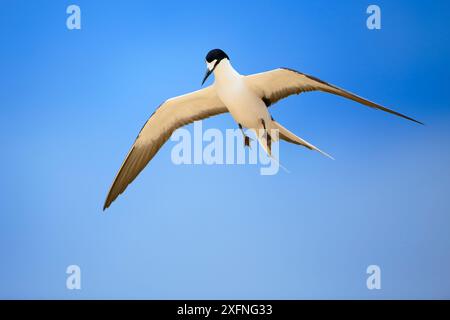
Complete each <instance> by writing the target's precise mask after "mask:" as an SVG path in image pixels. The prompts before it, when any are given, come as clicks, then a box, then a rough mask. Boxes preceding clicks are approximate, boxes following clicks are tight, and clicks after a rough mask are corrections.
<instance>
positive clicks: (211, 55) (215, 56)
mask: <svg viewBox="0 0 450 320" xmlns="http://www.w3.org/2000/svg"><path fill="white" fill-rule="evenodd" d="M225 58H227V59H228V60H230V58H228V55H227V54H226V53H225V52H223V50H220V49H213V50H211V51H210V52H208V54H207V55H206V58H205V59H206V61H208V62H212V61H214V60H217V62H219V61H220V60H222V59H225Z"/></svg>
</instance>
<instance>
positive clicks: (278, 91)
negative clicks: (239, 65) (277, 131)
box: [245, 68, 423, 124]
mask: <svg viewBox="0 0 450 320" xmlns="http://www.w3.org/2000/svg"><path fill="white" fill-rule="evenodd" d="M245 79H246V81H247V84H248V85H249V86H250V87H251V88H252V89H253V90H254V91H255V92H256V93H257V94H258V96H259V97H261V99H262V100H263V101H264V102H265V103H266V105H267V106H270V105H272V104H274V103H275V102H277V101H278V100H281V99H283V98H286V97H288V96H290V95H292V94H300V93H302V92H308V91H316V90H319V91H323V92H328V93H332V94H336V95H338V96H341V97H344V98H347V99H351V100H354V101H356V102H359V103H361V104H363V105H366V106H368V107H372V108H375V109H379V110H383V111H386V112H389V113H392V114H395V115H396V116H399V117H402V118H405V119H408V120H411V121H414V122H417V123H420V124H423V123H422V122H420V121H417V120H415V119H413V118H410V117H408V116H405V115H404V114H401V113H399V112H396V111H394V110H391V109H388V108H385V107H383V106H380V105H378V104H376V103H374V102H371V101H369V100H366V99H364V98H361V97H359V96H357V95H355V94H353V93H350V92H348V91H345V90H343V89H341V88H338V87H336V86H334V85H332V84H329V83H326V82H325V81H322V80H320V79H317V78H315V77H313V76H309V75H307V74H304V73H301V72H298V71H295V70H292V69H287V68H281V69H275V70H271V71H267V72H262V73H257V74H253V75H249V76H246V78H245Z"/></svg>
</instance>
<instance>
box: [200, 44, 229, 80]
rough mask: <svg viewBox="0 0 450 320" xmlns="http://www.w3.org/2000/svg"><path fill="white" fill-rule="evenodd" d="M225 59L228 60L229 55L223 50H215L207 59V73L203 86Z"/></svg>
mask: <svg viewBox="0 0 450 320" xmlns="http://www.w3.org/2000/svg"><path fill="white" fill-rule="evenodd" d="M223 59H228V60H230V58H229V57H228V55H227V54H226V53H225V52H224V51H223V50H221V49H213V50H211V51H210V52H208V54H207V55H206V57H205V62H206V73H205V77H204V78H203V81H202V85H203V84H204V83H205V81H206V79H208V77H209V75H210V74H211V73H213V71H214V69H216V67H217V66H218V65H219V63H220V61H222V60H223Z"/></svg>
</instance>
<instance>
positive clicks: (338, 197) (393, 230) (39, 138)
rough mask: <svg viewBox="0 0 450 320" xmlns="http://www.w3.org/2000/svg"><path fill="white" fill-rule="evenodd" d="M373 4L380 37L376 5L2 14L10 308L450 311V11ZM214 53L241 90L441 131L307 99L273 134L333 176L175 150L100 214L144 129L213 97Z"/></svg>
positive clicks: (33, 4)
mask: <svg viewBox="0 0 450 320" xmlns="http://www.w3.org/2000/svg"><path fill="white" fill-rule="evenodd" d="M72 3H75V4H78V5H79V6H80V7H81V11H82V29H81V30H75V31H69V30H68V29H67V28H66V18H67V14H66V12H65V11H66V7H67V6H68V5H69V4H72ZM373 3H376V4H378V5H379V6H380V7H381V10H382V29H381V30H379V31H370V30H368V29H367V28H366V18H367V14H366V8H367V6H368V5H369V4H372V3H371V2H368V1H245V2H243V1H226V2H224V1H195V2H190V1H178V2H174V1H158V2H156V1H73V2H72V1H50V0H47V1H24V0H22V1H19V0H14V1H12V0H11V1H1V3H0V7H1V9H0V41H1V50H0V103H1V117H0V141H1V147H2V156H1V157H0V168H1V169H0V170H1V179H0V194H1V196H0V197H1V201H0V213H1V218H0V219H1V221H0V259H1V263H0V298H62V299H72V298H190V299H195V298H209V299H213V298H256V299H257V298H271V299H277V298H286V299H299V298H364V299H366V298H368V299H378V298H450V273H449V270H450V232H449V228H450V197H449V188H450V170H449V163H450V144H449V141H450V90H449V88H448V87H449V81H448V79H449V71H450V70H449V62H450V61H449V59H450V58H449V57H450V50H449V49H450V41H449V38H450V37H449V34H450V28H449V25H448V23H449V21H450V14H449V12H450V3H449V2H448V1H432V2H430V1H428V2H425V1H376V2H373ZM216 47H219V48H222V49H224V50H225V51H226V52H227V53H228V54H229V56H230V58H231V60H232V63H233V65H234V66H235V68H237V69H238V70H239V71H240V72H241V73H244V74H248V73H254V72H260V71H265V70H268V69H271V68H275V67H280V66H286V67H291V68H294V69H297V70H300V71H303V72H306V73H310V74H313V75H315V76H317V77H319V78H322V79H324V80H326V81H329V82H331V83H334V84H336V85H338V86H341V87H343V88H346V89H348V90H351V91H354V92H356V93H358V94H360V95H362V96H364V97H367V98H369V99H372V100H374V101H377V102H379V103H381V104H384V105H386V106H388V107H392V108H393V109H396V110H398V111H400V112H403V113H405V114H407V115H410V116H412V117H415V118H417V119H419V120H421V121H423V122H425V123H426V126H419V125H416V124H414V123H411V122H408V121H405V120H403V119H400V118H396V117H394V116H392V115H389V114H385V113H382V112H379V111H374V110H371V109H369V108H365V107H360V106H359V105H357V104H356V103H354V102H352V101H347V100H345V99H342V98H339V97H335V96H330V95H326V94H321V93H309V94H305V95H301V96H298V97H297V96H296V97H291V98H289V99H287V100H285V101H282V102H280V103H279V105H277V106H276V107H274V108H273V109H272V110H271V112H272V114H273V116H274V117H275V118H276V119H277V120H278V121H279V122H280V123H282V124H284V125H285V126H286V127H287V128H289V129H290V130H292V131H293V132H295V133H297V134H298V135H300V136H301V137H304V138H306V139H308V140H310V141H311V142H313V143H314V144H316V145H317V146H319V147H321V148H322V149H323V150H325V151H327V152H329V153H331V154H332V155H333V156H334V157H335V158H336V160H335V161H331V160H329V159H327V158H325V157H323V156H321V155H320V154H318V153H313V152H311V151H309V150H306V149H304V148H300V147H298V146H295V145H290V144H283V145H281V156H280V157H281V159H282V162H283V164H284V165H285V166H286V167H288V168H289V170H290V171H291V172H290V173H286V172H284V171H280V173H279V174H278V175H275V176H261V175H259V169H258V167H257V166H254V165H246V166H236V165H235V166H207V165H196V166H175V165H173V164H172V162H171V160H170V151H171V148H172V147H173V145H174V142H169V143H168V144H166V145H165V146H164V147H163V148H162V150H161V151H160V152H159V153H158V155H157V156H156V157H155V158H154V160H153V161H152V162H151V163H150V165H149V166H148V167H147V168H146V169H145V170H144V172H143V173H142V174H141V175H140V176H139V177H138V179H137V180H136V181H135V182H134V183H133V184H132V185H131V186H130V187H129V188H128V189H127V191H126V193H125V194H124V195H123V196H121V197H120V198H119V199H118V201H116V202H114V203H113V205H112V206H111V208H110V210H108V211H107V212H106V214H104V213H102V211H101V208H102V205H103V201H104V198H105V196H106V193H107V191H108V188H109V186H110V183H111V181H112V179H113V177H114V175H115V173H116V171H117V169H118V167H119V166H120V164H121V162H122V160H123V158H124V156H125V155H126V153H127V151H128V149H129V147H130V146H131V144H132V142H133V140H134V138H135V137H136V135H137V133H138V131H139V129H140V128H141V126H142V124H143V123H144V121H145V120H146V119H147V118H148V117H149V115H150V114H151V113H152V112H153V111H154V109H155V108H156V107H157V106H158V105H159V104H160V102H162V101H163V100H165V99H166V98H168V97H171V96H174V95H178V94H182V93H185V92H189V91H192V90H195V89H198V88H199V87H200V82H201V78H202V76H203V73H204V67H205V66H204V56H205V54H206V53H207V51H208V50H209V49H212V48H216ZM204 126H205V127H206V128H208V127H210V128H219V129H220V130H223V131H225V129H227V128H234V127H235V123H234V122H233V121H232V119H231V117H230V116H229V115H223V116H220V117H217V118H214V119H210V120H207V121H205V122H204ZM190 128H191V127H190ZM71 264H76V265H79V266H80V267H81V270H82V289H81V290H80V291H69V290H67V289H66V287H65V283H66V277H67V275H66V273H65V270H66V267H67V266H68V265H71ZM371 264H376V265H379V266H380V267H381V270H382V289H381V290H378V291H377V290H372V291H370V290H368V289H367V288H366V278H367V275H366V268H367V266H368V265H371Z"/></svg>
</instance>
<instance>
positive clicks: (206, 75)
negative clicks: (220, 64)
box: [202, 69, 212, 85]
mask: <svg viewBox="0 0 450 320" xmlns="http://www.w3.org/2000/svg"><path fill="white" fill-rule="evenodd" d="M211 73H212V70H209V69H206V73H205V77H204V78H203V81H202V85H203V84H204V83H205V81H206V79H208V77H209V75H210V74H211Z"/></svg>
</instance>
